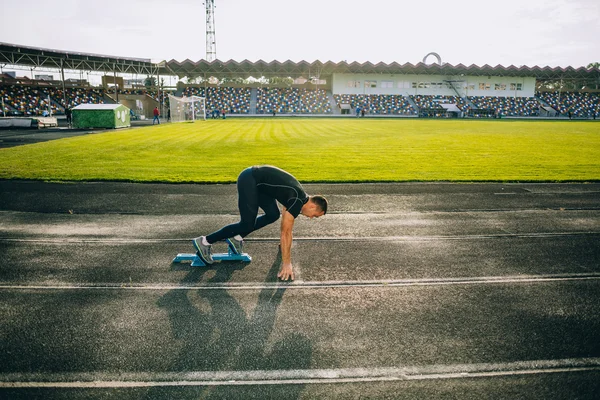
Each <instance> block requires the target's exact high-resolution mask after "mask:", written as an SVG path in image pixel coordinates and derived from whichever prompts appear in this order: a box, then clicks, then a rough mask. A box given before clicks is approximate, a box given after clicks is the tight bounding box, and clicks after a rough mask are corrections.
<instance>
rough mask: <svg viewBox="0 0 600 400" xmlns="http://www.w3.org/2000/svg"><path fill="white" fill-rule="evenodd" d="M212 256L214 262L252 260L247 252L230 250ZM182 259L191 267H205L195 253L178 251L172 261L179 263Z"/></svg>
mask: <svg viewBox="0 0 600 400" xmlns="http://www.w3.org/2000/svg"><path fill="white" fill-rule="evenodd" d="M212 257H213V260H215V261H216V262H220V261H243V262H250V261H252V257H250V255H249V254H248V253H242V254H237V253H233V252H232V251H231V250H229V252H228V253H216V254H213V255H212ZM182 261H191V262H192V267H205V266H206V264H205V263H204V261H202V259H200V257H198V255H197V254H195V253H179V254H177V256H176V257H175V258H174V259H173V262H174V263H180V262H182Z"/></svg>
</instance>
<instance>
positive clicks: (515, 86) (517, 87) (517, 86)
mask: <svg viewBox="0 0 600 400" xmlns="http://www.w3.org/2000/svg"><path fill="white" fill-rule="evenodd" d="M510 90H523V84H522V83H511V84H510Z"/></svg>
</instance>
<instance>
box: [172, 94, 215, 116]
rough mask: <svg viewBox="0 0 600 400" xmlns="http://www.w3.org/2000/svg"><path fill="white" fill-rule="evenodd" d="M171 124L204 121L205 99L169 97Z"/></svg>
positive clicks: (197, 97)
mask: <svg viewBox="0 0 600 400" xmlns="http://www.w3.org/2000/svg"><path fill="white" fill-rule="evenodd" d="M169 108H170V110H171V121H172V122H184V121H196V120H198V119H203V120H205V119H206V99H205V98H204V97H200V96H190V97H175V96H173V95H169Z"/></svg>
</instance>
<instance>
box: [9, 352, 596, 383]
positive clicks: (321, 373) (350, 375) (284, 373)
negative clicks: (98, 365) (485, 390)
mask: <svg viewBox="0 0 600 400" xmlns="http://www.w3.org/2000/svg"><path fill="white" fill-rule="evenodd" d="M584 371H600V358H571V359H559V360H535V361H514V362H508V363H476V364H449V365H446V364H438V365H426V366H407V367H384V368H340V369H295V370H255V371H190V372H156V373H152V372H142V373H105V372H98V373H93V372H83V373H4V374H0V388H124V387H151V386H234V385H295V384H331V383H355V382H385V381H409V380H412V381H414V380H439V379H461V378H481V377H498V376H513V375H537V374H550V373H561V372H569V373H573V372H584Z"/></svg>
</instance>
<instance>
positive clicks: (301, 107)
mask: <svg viewBox="0 0 600 400" xmlns="http://www.w3.org/2000/svg"><path fill="white" fill-rule="evenodd" d="M256 112H257V114H265V113H268V114H272V113H274V112H275V113H285V114H331V104H330V103H329V99H328V98H327V92H326V91H325V90H321V89H319V90H308V89H304V88H302V89H300V88H259V89H258V90H257V105H256Z"/></svg>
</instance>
